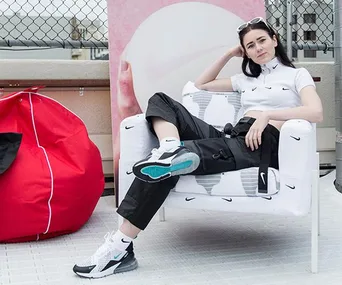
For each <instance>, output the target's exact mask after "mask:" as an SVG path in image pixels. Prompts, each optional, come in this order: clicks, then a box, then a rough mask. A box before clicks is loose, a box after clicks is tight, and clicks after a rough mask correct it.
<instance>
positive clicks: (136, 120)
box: [120, 114, 158, 163]
mask: <svg viewBox="0 0 342 285" xmlns="http://www.w3.org/2000/svg"><path fill="white" fill-rule="evenodd" d="M157 143H158V140H157V138H156V137H155V136H153V135H152V133H151V132H150V130H149V128H148V124H147V121H146V120H145V114H138V115H135V116H131V117H128V118H125V119H124V120H122V122H121V124H120V160H121V162H123V163H125V162H128V161H130V162H132V161H134V162H136V161H138V160H140V159H143V158H144V157H146V156H147V155H148V154H149V153H150V152H151V150H152V148H154V147H156V146H157Z"/></svg>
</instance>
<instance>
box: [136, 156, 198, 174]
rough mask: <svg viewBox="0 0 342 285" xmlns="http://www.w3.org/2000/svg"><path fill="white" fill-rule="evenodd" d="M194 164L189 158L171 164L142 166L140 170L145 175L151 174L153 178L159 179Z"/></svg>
mask: <svg viewBox="0 0 342 285" xmlns="http://www.w3.org/2000/svg"><path fill="white" fill-rule="evenodd" d="M191 165H192V161H191V160H187V161H184V162H181V163H178V164H175V165H171V166H160V165H150V166H146V167H144V168H142V169H141V170H140V172H141V173H142V174H144V175H148V176H150V177H151V178H152V179H158V178H160V177H163V176H164V175H166V174H168V173H172V172H174V171H178V170H182V169H186V168H188V167H190V166H191Z"/></svg>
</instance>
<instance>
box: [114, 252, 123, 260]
mask: <svg viewBox="0 0 342 285" xmlns="http://www.w3.org/2000/svg"><path fill="white" fill-rule="evenodd" d="M120 255H122V252H120V253H119V254H118V255H114V258H113V259H114V260H116V259H118V258H119V256H120Z"/></svg>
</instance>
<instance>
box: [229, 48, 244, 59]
mask: <svg viewBox="0 0 342 285" xmlns="http://www.w3.org/2000/svg"><path fill="white" fill-rule="evenodd" d="M228 53H229V54H230V55H231V56H236V57H243V56H244V55H245V51H244V50H243V48H242V46H240V45H238V46H236V47H233V48H231V49H230V50H229V51H228Z"/></svg>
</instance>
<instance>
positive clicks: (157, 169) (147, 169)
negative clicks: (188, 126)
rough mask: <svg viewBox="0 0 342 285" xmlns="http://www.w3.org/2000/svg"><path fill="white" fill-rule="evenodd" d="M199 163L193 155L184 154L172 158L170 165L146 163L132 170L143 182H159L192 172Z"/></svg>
mask: <svg viewBox="0 0 342 285" xmlns="http://www.w3.org/2000/svg"><path fill="white" fill-rule="evenodd" d="M199 163H200V159H199V156H198V155H197V154H195V153H185V154H182V155H180V156H179V157H176V158H174V159H173V160H172V161H171V163H161V162H147V163H142V164H140V165H139V166H136V167H134V168H133V173H134V174H135V176H136V177H137V178H139V179H141V180H143V181H145V182H150V183H151V182H159V181H161V180H164V179H166V178H168V177H170V176H176V175H183V174H188V173H191V172H193V171H194V170H195V169H197V167H198V165H199Z"/></svg>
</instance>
